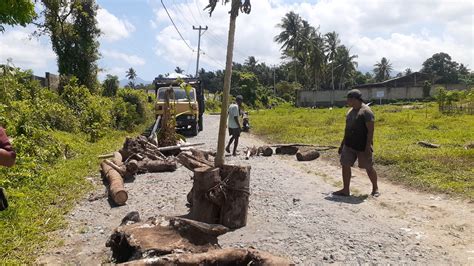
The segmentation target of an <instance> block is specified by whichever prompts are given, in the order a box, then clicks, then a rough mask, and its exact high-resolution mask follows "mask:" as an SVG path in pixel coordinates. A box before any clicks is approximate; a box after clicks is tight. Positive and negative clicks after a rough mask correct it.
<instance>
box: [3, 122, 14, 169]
mask: <svg viewBox="0 0 474 266" xmlns="http://www.w3.org/2000/svg"><path fill="white" fill-rule="evenodd" d="M15 159H16V153H15V151H14V150H13V148H12V145H11V143H10V140H9V139H8V136H7V134H6V133H5V129H3V128H0V165H1V166H7V167H11V166H13V165H14V164H15Z"/></svg>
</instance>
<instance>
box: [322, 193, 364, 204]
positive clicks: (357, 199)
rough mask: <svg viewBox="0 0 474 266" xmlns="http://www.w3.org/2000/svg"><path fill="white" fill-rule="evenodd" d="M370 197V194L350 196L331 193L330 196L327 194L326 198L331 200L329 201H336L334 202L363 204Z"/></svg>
mask: <svg viewBox="0 0 474 266" xmlns="http://www.w3.org/2000/svg"><path fill="white" fill-rule="evenodd" d="M368 197H369V195H358V196H349V197H344V196H334V195H329V196H326V197H325V198H324V199H325V200H329V201H334V202H343V203H348V204H361V203H362V202H364V201H365V200H366V199H367V198H368Z"/></svg>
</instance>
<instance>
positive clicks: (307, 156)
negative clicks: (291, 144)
mask: <svg viewBox="0 0 474 266" xmlns="http://www.w3.org/2000/svg"><path fill="white" fill-rule="evenodd" d="M319 156H320V153H319V152H318V151H315V150H309V151H298V152H297V153H296V159H297V160H298V161H312V160H316V159H318V158H319Z"/></svg>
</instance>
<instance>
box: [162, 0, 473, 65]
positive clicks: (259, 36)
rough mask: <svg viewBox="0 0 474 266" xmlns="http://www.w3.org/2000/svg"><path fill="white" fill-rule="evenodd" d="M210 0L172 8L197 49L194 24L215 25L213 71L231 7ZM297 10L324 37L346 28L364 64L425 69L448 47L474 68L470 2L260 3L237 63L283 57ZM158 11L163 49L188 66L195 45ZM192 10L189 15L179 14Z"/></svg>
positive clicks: (243, 31) (206, 45) (248, 19)
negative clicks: (282, 36) (211, 6)
mask: <svg viewBox="0 0 474 266" xmlns="http://www.w3.org/2000/svg"><path fill="white" fill-rule="evenodd" d="M195 2H196V3H197V6H198V7H196V3H195ZM207 3H208V1H207V0H196V1H187V2H186V3H184V2H181V3H177V4H174V5H171V4H169V5H167V7H168V10H169V11H170V13H171V16H172V18H173V19H174V21H175V23H176V24H177V26H178V28H179V29H180V31H181V33H182V34H183V36H184V37H185V38H186V39H187V41H188V43H190V44H191V46H192V47H193V48H195V49H196V47H197V32H196V31H193V30H192V27H191V25H190V22H191V23H192V24H193V25H195V26H197V25H202V26H205V25H207V26H209V29H210V30H209V31H208V32H207V33H205V34H204V35H203V37H202V40H201V47H202V49H203V50H204V51H205V53H206V55H207V56H206V55H203V56H202V63H203V65H204V66H205V67H208V68H210V69H216V68H219V69H221V68H222V66H223V65H224V64H225V51H226V45H227V31H228V23H229V15H228V13H227V12H228V10H229V8H230V6H229V5H227V6H222V5H220V4H219V5H218V6H217V7H216V10H215V11H214V13H213V15H212V17H211V18H209V17H208V16H207V14H206V13H205V12H204V11H202V8H203V7H204V6H205V5H206V4H207ZM290 11H294V12H296V13H298V14H300V15H301V16H302V17H303V19H305V20H307V21H308V22H309V23H310V24H311V25H313V26H315V27H318V26H320V31H321V33H323V34H324V33H326V32H329V31H333V30H335V31H336V32H337V33H339V36H340V38H341V40H342V43H343V44H345V45H346V46H347V47H349V48H350V49H351V52H352V53H354V54H357V55H358V56H359V57H358V59H357V61H358V62H359V67H360V68H362V69H372V68H373V65H374V64H375V63H376V62H377V61H379V60H380V59H381V58H382V57H387V58H388V59H389V60H390V61H391V62H392V63H393V66H394V69H395V70H400V71H401V70H403V69H405V68H406V67H410V68H412V69H414V70H418V69H420V68H421V64H422V63H423V61H424V60H425V59H427V58H428V57H430V56H431V55H433V54H434V53H437V52H447V53H448V54H450V55H451V57H452V58H453V60H455V61H457V62H459V63H464V64H468V65H469V66H470V67H471V68H474V58H473V57H474V40H473V36H474V32H473V15H472V14H474V6H473V4H472V3H471V2H470V1H465V0H453V1H443V0H419V1H410V0H400V1H379V0H337V1H334V0H320V1H318V2H316V3H308V2H303V3H291V4H290V3H285V1H282V0H259V1H252V12H251V14H249V15H246V14H240V15H239V17H238V18H237V29H236V37H235V52H234V61H237V62H243V61H244V60H245V59H246V58H247V57H248V56H250V55H253V56H255V57H256V58H257V60H261V61H264V62H265V63H267V64H275V63H278V62H280V51H279V45H278V44H277V43H275V42H274V41H273V38H274V36H275V35H277V34H278V33H279V31H280V30H279V29H278V28H276V24H278V23H279V22H280V21H281V19H282V17H283V16H284V15H285V14H286V13H288V12H290ZM198 12H200V13H201V14H199V13H198ZM154 13H155V20H154V22H155V25H158V28H160V25H161V29H160V30H159V33H158V34H157V37H156V41H157V49H156V52H157V54H158V55H159V56H160V57H161V58H164V59H166V60H167V61H168V62H171V63H174V64H178V63H184V62H185V61H186V60H187V59H188V58H189V53H190V51H189V49H188V48H187V47H186V45H185V44H184V43H183V41H182V40H180V38H179V36H178V35H177V33H176V31H175V30H174V28H172V26H171V23H170V21H169V18H168V17H167V15H166V13H165V11H164V10H163V9H156V10H155V12H154ZM184 13H185V14H186V16H182V15H176V14H184ZM163 25H166V27H165V28H163ZM209 56H210V57H209ZM211 58H212V59H211ZM215 61H218V63H216V62H215Z"/></svg>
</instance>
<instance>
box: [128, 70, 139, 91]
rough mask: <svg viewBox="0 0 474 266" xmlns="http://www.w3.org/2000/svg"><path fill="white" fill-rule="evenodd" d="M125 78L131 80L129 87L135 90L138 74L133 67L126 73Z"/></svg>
mask: <svg viewBox="0 0 474 266" xmlns="http://www.w3.org/2000/svg"><path fill="white" fill-rule="evenodd" d="M125 76H126V77H127V78H128V79H129V80H130V82H129V83H128V85H129V86H130V87H132V88H135V79H136V78H137V72H135V69H133V67H131V68H129V69H128V70H127V71H126V72H125Z"/></svg>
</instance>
